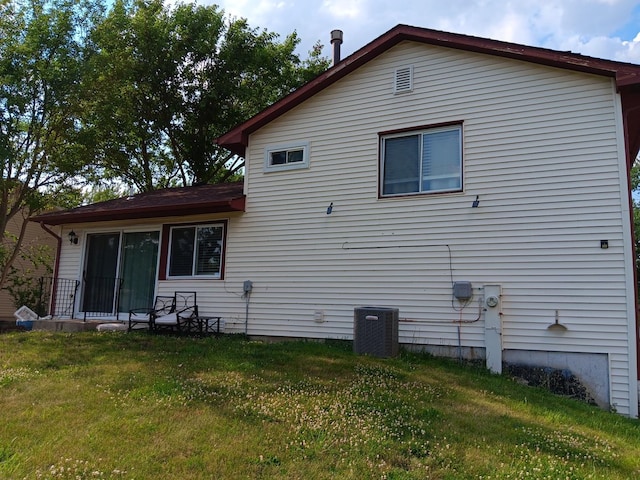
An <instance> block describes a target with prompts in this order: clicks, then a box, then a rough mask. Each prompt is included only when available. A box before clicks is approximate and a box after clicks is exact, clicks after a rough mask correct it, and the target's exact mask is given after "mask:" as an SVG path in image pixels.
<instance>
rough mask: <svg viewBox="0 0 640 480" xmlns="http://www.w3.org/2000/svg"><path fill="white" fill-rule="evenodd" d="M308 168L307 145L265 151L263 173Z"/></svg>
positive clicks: (300, 144) (277, 147)
mask: <svg viewBox="0 0 640 480" xmlns="http://www.w3.org/2000/svg"><path fill="white" fill-rule="evenodd" d="M308 166H309V144H308V143H295V144H288V145H280V146H275V147H267V148H266V149H265V159H264V169H265V171H267V172H268V171H277V170H289V169H295V168H307V167H308Z"/></svg>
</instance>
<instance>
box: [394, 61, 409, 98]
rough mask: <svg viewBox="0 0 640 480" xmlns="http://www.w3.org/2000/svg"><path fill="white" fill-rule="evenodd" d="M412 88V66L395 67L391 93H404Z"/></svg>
mask: <svg viewBox="0 0 640 480" xmlns="http://www.w3.org/2000/svg"><path fill="white" fill-rule="evenodd" d="M412 90H413V67H401V68H397V69H396V72H395V83H394V84H393V93H405V92H411V91H412Z"/></svg>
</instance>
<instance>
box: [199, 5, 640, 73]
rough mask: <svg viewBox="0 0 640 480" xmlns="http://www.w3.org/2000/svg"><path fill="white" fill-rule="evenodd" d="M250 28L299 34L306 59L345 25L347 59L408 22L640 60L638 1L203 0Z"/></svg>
mask: <svg viewBox="0 0 640 480" xmlns="http://www.w3.org/2000/svg"><path fill="white" fill-rule="evenodd" d="M197 3H199V4H202V5H207V4H211V3H214V4H216V5H218V6H219V7H220V8H221V9H223V10H224V11H225V13H226V14H227V15H228V16H230V17H238V18H246V19H247V20H248V23H249V25H250V26H251V27H254V28H260V29H266V30H268V31H269V32H274V33H278V34H279V35H280V38H281V39H284V38H285V37H286V36H287V35H288V34H290V33H292V32H293V31H295V32H297V34H298V36H299V37H300V39H301V42H300V45H299V47H298V50H297V53H298V54H299V55H300V57H301V58H307V56H308V52H309V50H311V48H312V47H313V45H314V44H315V43H316V42H318V41H320V43H321V44H323V45H324V48H323V51H322V53H323V55H324V56H326V57H329V58H330V57H331V56H332V49H331V45H330V32H331V30H334V29H339V30H342V31H343V32H344V43H343V44H342V47H341V56H342V58H345V57H346V56H348V55H350V54H351V53H353V52H355V51H356V50H358V49H359V48H361V47H363V46H365V45H366V44H367V43H369V42H371V41H372V40H374V39H375V38H377V37H379V36H380V35H382V34H383V33H385V32H386V31H387V30H389V29H391V28H393V27H394V26H396V25H398V24H400V23H402V24H406V25H412V26H416V27H425V28H432V29H436V30H443V31H447V32H453V33H462V34H466V35H473V36H478V37H485V38H491V39H495V40H503V41H507V42H515V43H520V44H524V45H529V46H536V47H544V48H551V49H554V50H562V51H572V52H574V53H581V54H583V55H588V56H592V57H599V58H606V59H610V60H617V61H621V62H630V63H637V64H640V0H403V1H399V0H317V1H313V0H197Z"/></svg>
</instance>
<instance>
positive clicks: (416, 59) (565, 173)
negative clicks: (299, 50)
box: [61, 42, 637, 413]
mask: <svg viewBox="0 0 640 480" xmlns="http://www.w3.org/2000/svg"><path fill="white" fill-rule="evenodd" d="M406 65H412V66H413V91H412V93H411V94H408V95H394V93H393V89H392V88H391V85H392V83H393V82H394V76H395V71H396V69H397V68H400V67H403V66H406ZM617 102H618V98H617V95H616V92H615V88H614V85H613V81H612V80H611V79H609V78H605V77H599V76H595V75H589V74H583V73H576V72H569V71H565V70H560V69H555V68H551V67H545V66H539V65H533V64H529V63H525V62H520V61H517V60H509V59H504V58H499V57H492V56H488V55H482V54H475V53H469V52H461V51H457V50H453V49H448V48H444V47H435V46H425V45H422V44H417V43H412V42H402V43H400V44H398V45H396V46H395V47H393V48H391V49H390V50H389V51H387V52H386V53H384V54H381V55H380V56H378V57H377V58H375V59H374V60H372V61H370V62H369V63H367V64H365V65H363V66H362V67H360V68H359V69H357V70H356V71H355V72H353V73H351V74H350V75H348V76H346V77H345V78H343V79H341V80H340V81H338V82H336V83H335V84H333V85H332V86H330V87H328V88H326V89H325V90H323V91H321V92H319V93H318V94H316V95H315V96H313V97H311V98H310V99H308V100H307V101H306V102H304V103H303V104H301V105H299V106H297V107H296V108H294V109H292V110H291V111H289V112H288V113H287V114H285V115H283V116H281V117H279V118H277V119H276V120H274V121H272V122H271V123H269V124H267V125H266V126H264V127H263V128H261V129H260V130H258V131H257V132H255V133H254V134H252V135H251V136H250V143H249V146H248V148H247V162H246V168H247V173H246V176H245V184H246V192H245V193H246V195H247V200H246V211H245V212H244V213H241V214H234V215H233V216H232V217H231V218H230V219H229V223H228V227H227V228H228V233H227V235H228V236H227V238H228V242H227V246H226V251H225V258H226V260H225V275H224V280H220V281H211V280H210V279H202V278H196V277H193V278H188V279H180V280H176V279H170V280H166V281H160V282H159V286H158V290H159V291H158V293H159V294H166V293H169V294H171V293H172V292H173V291H174V290H197V291H198V304H199V307H200V312H202V313H203V314H205V315H207V314H209V315H214V314H215V315H221V316H222V317H223V319H224V320H225V322H226V324H227V331H235V332H245V331H246V332H247V333H249V334H250V335H264V336H282V337H305V338H335V339H351V338H353V310H354V308H355V307H359V306H367V305H374V306H382V307H397V308H399V310H400V332H399V333H400V341H401V342H402V343H405V344H411V345H415V346H418V347H419V346H422V345H427V346H430V347H434V348H438V347H450V348H454V349H455V348H456V347H457V346H458V334H457V326H458V323H457V322H459V321H460V320H462V321H463V322H469V323H462V324H461V326H460V341H461V344H462V346H463V347H465V348H468V349H474V348H477V349H478V350H481V349H483V348H484V335H485V332H484V314H483V311H482V308H481V303H480V302H481V301H482V295H483V292H482V286H483V285H485V284H497V285H501V287H502V299H501V307H500V308H501V312H502V323H503V335H502V338H503V347H504V348H505V349H520V350H534V351H541V352H544V351H551V352H580V353H593V354H604V355H607V356H608V358H609V364H610V381H611V387H610V395H611V403H612V404H613V405H614V406H615V408H616V409H617V411H618V412H620V413H628V412H632V411H634V409H635V408H636V407H635V406H634V405H632V404H631V401H632V398H631V397H630V395H629V389H630V387H631V385H632V383H633V382H634V379H633V377H634V375H635V365H634V362H631V360H632V359H633V360H635V357H633V358H632V355H630V354H629V352H630V351H631V350H633V349H634V348H635V346H634V341H635V338H634V337H633V336H630V335H629V332H630V328H631V324H632V322H633V318H632V315H633V311H632V304H633V299H632V291H633V284H632V274H630V269H628V265H627V262H626V261H625V256H626V259H627V260H628V259H629V258H631V256H630V255H631V252H630V246H629V244H628V241H627V240H626V239H625V236H626V235H627V234H628V228H629V226H628V222H629V212H628V208H627V206H625V205H624V196H623V195H621V188H625V186H626V182H624V183H623V186H622V187H621V183H622V180H623V179H626V173H625V166H624V156H623V154H622V153H621V152H620V145H621V142H622V140H621V139H622V132H621V130H620V126H619V125H618V124H617V119H616V114H617V113H618V114H619V111H618V110H617V108H618V107H617ZM456 122H463V125H464V141H463V145H462V149H463V150H462V157H463V159H464V162H463V172H462V175H463V177H464V186H463V190H462V191H458V192H450V193H442V194H438V195H417V196H398V197H392V198H386V197H385V198H379V179H380V166H379V157H380V138H379V132H389V131H399V130H404V129H410V128H414V127H416V126H421V125H437V124H449V123H456ZM616 125H618V127H617V128H616ZM301 138H304V139H305V142H308V144H309V145H313V148H312V149H310V150H309V160H310V167H309V168H307V169H294V170H291V171H288V172H287V173H286V174H282V175H280V174H271V173H266V172H265V151H268V149H270V148H272V146H278V145H287V144H290V143H291V142H292V141H295V139H301ZM311 150H312V151H311ZM311 157H313V158H311ZM476 196H477V197H478V198H479V201H480V203H479V206H478V208H473V207H472V206H471V205H472V203H473V201H474V199H475V198H476ZM330 204H333V208H332V212H331V214H327V207H328V206H329V205H330ZM215 220H217V217H216V216H215V215H212V216H208V217H207V216H204V217H194V218H189V219H181V221H185V222H200V221H201V222H203V223H204V222H205V221H215ZM154 222H157V223H156V225H157V226H158V228H160V224H161V223H163V221H162V219H160V220H154ZM164 223H172V224H175V223H176V222H175V219H166V221H164ZM74 229H75V231H76V232H77V233H79V234H83V233H84V228H83V227H82V226H81V227H80V228H75V227H74ZM67 231H68V229H66V230H64V231H63V232H62V236H63V239H64V238H66V237H65V235H66V233H67ZM605 239H606V240H608V241H609V248H608V249H606V250H604V249H601V248H600V241H601V240H605ZM82 243H83V239H82V236H81V241H80V247H82ZM80 251H81V248H78V247H75V246H70V245H68V241H67V242H63V255H62V259H61V272H67V273H68V272H69V271H70V270H73V265H76V267H75V268H76V270H75V271H74V272H73V274H74V276H75V277H76V278H79V274H80V272H79V271H78V270H77V268H78V267H77V265H78V264H77V263H74V262H76V261H77V260H78V259H79V258H80V256H79V253H80ZM245 280H251V281H252V282H253V291H252V293H251V296H250V298H246V297H243V295H242V293H243V291H242V284H243V282H244V281H245ZM452 280H453V281H469V282H471V283H472V285H473V293H474V297H473V298H472V299H471V301H470V302H469V305H468V306H467V307H466V308H465V309H464V310H463V311H462V312H459V311H456V310H455V309H454V308H452V297H451V293H452V292H451V281H452ZM630 305H631V307H630ZM556 311H557V315H558V318H559V321H560V322H561V323H562V324H563V325H565V326H566V327H567V330H566V332H564V333H557V332H554V331H553V330H549V329H548V328H547V327H548V326H549V325H550V324H552V323H553V322H554V321H555V318H556ZM247 312H248V316H247ZM318 312H321V315H317V313H318ZM318 318H321V319H322V321H320V322H319V321H317V319H318ZM476 319H477V321H475V320H476ZM633 387H634V388H637V387H636V385H633ZM636 398H637V397H636Z"/></svg>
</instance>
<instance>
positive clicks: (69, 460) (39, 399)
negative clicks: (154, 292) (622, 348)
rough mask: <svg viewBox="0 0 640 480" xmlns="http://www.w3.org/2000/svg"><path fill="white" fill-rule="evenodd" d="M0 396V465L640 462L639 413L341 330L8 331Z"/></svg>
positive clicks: (286, 471)
mask: <svg viewBox="0 0 640 480" xmlns="http://www.w3.org/2000/svg"><path fill="white" fill-rule="evenodd" d="M0 403H2V405H3V422H0V477H3V478H42V479H45V478H63V479H66V478H68V479H71V478H73V479H75V478H94V477H99V478H155V479H158V480H161V479H169V478H171V479H173V478H180V479H185V480H188V479H201V478H230V479H233V478H270V479H280V478H281V479H285V478H286V479H290V478H309V479H334V478H344V479H362V478H386V479H424V478H434V479H463V478H465V479H466V478H478V479H480V478H483V479H488V478H491V479H507V478H512V479H513V478H518V479H526V478H531V479H540V478H553V479H556V478H563V479H564V478H570V479H589V478H592V479H608V480H609V479H627V478H638V475H639V474H640V456H639V455H638V452H639V451H640V429H639V428H638V427H639V423H638V421H637V420H629V419H626V418H623V417H621V416H619V415H616V414H612V413H608V412H605V411H602V410H599V409H597V408H595V407H591V406H589V405H586V404H583V403H579V402H578V401H575V400H570V399H567V398H562V397H558V396H554V395H552V394H550V393H548V392H546V391H543V390H540V389H535V388H531V387H526V386H523V385H520V384H518V383H516V382H514V381H512V380H511V379H509V378H506V377H501V376H497V375H491V374H489V373H488V372H486V371H485V370H483V369H479V368H475V367H470V366H465V365H460V364H457V363H455V362H451V361H446V360H442V359H435V358H431V357H428V356H426V355H420V354H410V353H407V352H403V353H402V354H401V356H400V357H398V358H394V359H377V358H371V357H367V356H356V355H354V354H353V353H352V352H351V350H350V348H349V343H348V342H341V343H339V342H337V341H336V342H333V343H332V344H331V345H327V344H324V345H323V344H320V343H315V342H289V343H281V344H267V343H260V342H256V341H246V340H244V339H242V338H234V337H233V336H231V337H229V336H224V337H221V338H185V337H169V336H150V335H148V334H137V333H134V334H125V333H105V334H98V333H95V332H94V333H83V334H64V333H57V334H55V333H45V332H31V333H28V334H26V333H21V334H18V333H15V334H13V333H12V334H4V335H0ZM61 452H62V453H61ZM94 472H95V473H94Z"/></svg>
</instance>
